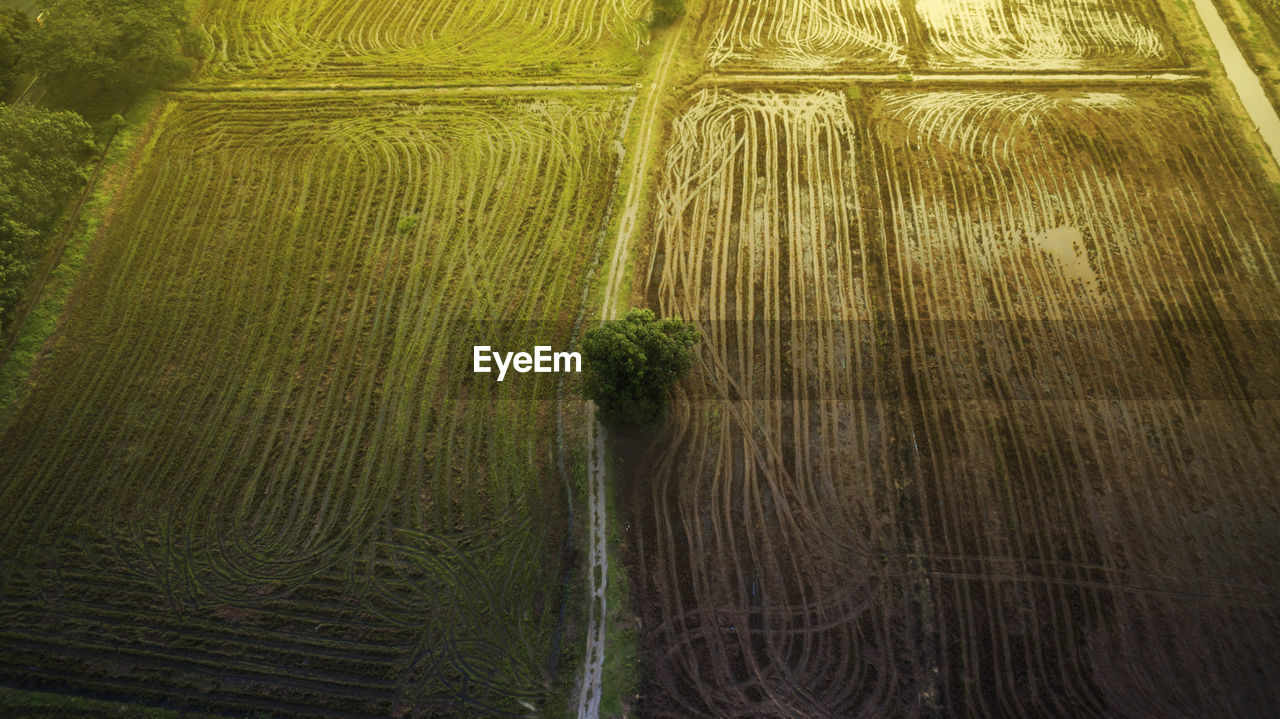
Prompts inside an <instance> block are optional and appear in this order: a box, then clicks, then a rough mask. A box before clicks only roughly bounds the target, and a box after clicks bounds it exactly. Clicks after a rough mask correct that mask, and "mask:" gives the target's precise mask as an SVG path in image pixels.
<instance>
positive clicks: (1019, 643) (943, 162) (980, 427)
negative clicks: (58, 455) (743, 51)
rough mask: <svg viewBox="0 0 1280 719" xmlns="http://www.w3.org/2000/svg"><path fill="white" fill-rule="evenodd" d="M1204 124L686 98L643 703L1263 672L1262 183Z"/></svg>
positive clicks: (1209, 697) (1132, 685)
mask: <svg viewBox="0 0 1280 719" xmlns="http://www.w3.org/2000/svg"><path fill="white" fill-rule="evenodd" d="M855 108H856V109H855ZM1214 117H1215V112H1214V111H1213V109H1212V106H1211V104H1210V102H1209V101H1208V100H1207V99H1206V98H1205V97H1204V96H1201V95H1198V94H1182V95H1179V94H1173V93H1151V94H1143V93H1134V92H1130V93H1124V94H1102V93H1089V92H1079V91H1070V92H1024V93H1014V92H982V91H955V92H924V91H921V92H884V93H881V94H877V95H874V96H869V97H867V98H864V100H863V101H861V102H859V103H858V104H857V105H851V104H850V103H849V101H848V100H847V99H846V97H845V96H844V95H842V94H837V93H830V92H808V93H784V94H775V93H768V92H760V93H737V92H723V91H721V92H715V91H707V92H704V93H702V94H700V95H698V96H696V97H695V98H694V99H693V101H692V104H691V107H690V108H689V109H688V110H687V111H686V112H685V113H684V115H682V116H681V117H680V118H679V119H678V120H677V122H676V125H675V128H674V135H673V137H674V139H673V144H672V146H671V148H670V150H669V151H668V155H667V165H666V169H665V173H664V177H663V186H662V189H661V190H660V193H659V202H660V205H659V206H660V207H661V208H662V209H663V210H664V212H662V213H661V214H660V215H659V216H658V219H657V221H656V227H655V231H656V237H655V244H654V246H653V247H652V249H651V252H650V254H649V257H648V261H647V262H646V263H645V266H644V267H645V270H646V271H647V278H648V279H647V285H646V287H647V292H648V293H649V299H650V302H652V303H654V304H656V305H657V306H659V307H660V308H661V310H662V312H664V313H670V314H679V315H681V316H683V317H687V318H693V319H695V320H696V321H697V322H698V323H699V324H701V325H702V326H703V328H704V332H705V334H706V340H705V341H704V343H703V345H702V348H701V350H700V362H699V364H698V366H697V367H696V369H695V371H694V374H693V376H692V378H691V381H690V383H689V386H688V387H687V388H685V390H683V391H684V397H685V399H684V400H683V401H678V402H676V404H675V405H674V407H673V408H672V420H673V421H672V424H671V427H670V429H669V430H668V431H667V432H666V433H665V435H664V436H663V437H662V439H661V441H659V442H657V443H655V445H654V449H653V450H651V454H650V456H649V457H648V458H647V459H646V466H648V467H651V468H652V469H651V471H650V472H649V473H648V474H646V475H645V476H644V477H643V481H636V482H635V484H634V487H635V488H634V490H633V494H632V496H631V497H630V500H631V501H630V502H629V505H630V506H631V507H632V508H633V510H632V511H633V524H634V525H635V526H636V531H637V534H638V536H637V537H636V538H635V544H636V547H637V556H638V566H637V580H636V581H637V585H638V591H639V592H640V593H641V600H640V604H641V606H643V607H645V608H646V609H645V611H644V622H645V632H644V636H646V637H647V644H646V651H647V652H648V653H649V657H650V661H649V666H651V667H654V670H653V675H652V678H651V681H650V685H649V686H648V687H647V688H646V691H645V694H646V696H647V697H648V699H647V701H648V702H649V704H648V706H647V709H648V711H649V712H650V713H652V714H653V715H655V716H690V715H707V714H715V715H721V716H762V715H767V716H832V717H836V716H839V717H849V716H898V715H918V714H921V713H938V714H941V715H960V716H1029V715H1031V716H1034V715H1061V716H1068V715H1069V716H1114V715H1130V714H1132V715H1141V714H1144V713H1156V714H1168V715H1175V714H1178V713H1185V712H1187V711H1188V707H1190V708H1192V709H1191V710H1190V711H1191V712H1192V713H1196V714H1200V715H1206V716H1208V715H1245V714H1251V713H1258V712H1260V711H1262V712H1265V709H1263V708H1264V707H1268V706H1272V705H1274V703H1275V702H1276V701H1277V700H1278V699H1280V696H1277V694H1276V690H1275V687H1276V686H1277V685H1276V679H1277V677H1276V676H1275V670H1274V663H1273V662H1270V661H1269V660H1268V659H1267V657H1269V656H1272V655H1274V653H1275V652H1276V650H1277V649H1280V615H1278V614H1277V612H1276V611H1275V606H1276V605H1277V602H1276V600H1277V595H1280V554H1277V546H1278V545H1277V544H1276V542H1275V536H1274V532H1275V523H1274V516H1275V513H1276V510H1277V507H1278V506H1280V484H1278V483H1277V481H1276V479H1275V478H1276V477H1278V476H1280V452H1277V449H1276V447H1275V445H1274V443H1272V442H1270V441H1269V440H1268V439H1267V438H1268V437H1270V436H1274V435H1275V434H1276V433H1277V432H1278V431H1280V413H1278V412H1277V409H1280V408H1278V407H1277V403H1276V401H1275V400H1274V397H1276V396H1277V395H1276V393H1275V390H1276V388H1275V386H1274V380H1273V379H1272V380H1267V370H1266V368H1269V367H1274V366H1276V363H1277V361H1278V360H1280V358H1277V357H1276V354H1275V353H1276V349H1275V348H1276V347H1277V346H1280V342H1278V341H1277V340H1280V336H1278V335H1280V324H1277V323H1276V322H1275V320H1276V319H1277V318H1276V317H1275V316H1274V314H1272V313H1270V311H1269V310H1268V309H1267V308H1274V307H1276V306H1278V305H1280V296H1277V295H1280V291H1277V289H1276V288H1277V287H1278V286H1280V282H1277V279H1280V278H1278V276H1277V272H1278V270H1280V264H1278V261H1280V236H1278V235H1277V231H1276V227H1278V226H1280V207H1277V203H1276V201H1275V199H1274V197H1273V195H1272V194H1271V193H1270V191H1269V189H1268V188H1267V186H1266V184H1265V183H1264V182H1263V181H1262V180H1261V179H1260V173H1259V172H1257V171H1256V170H1255V169H1254V168H1252V167H1251V166H1250V165H1249V164H1247V162H1246V161H1245V160H1244V159H1243V158H1242V155H1241V153H1239V152H1238V151H1237V150H1236V149H1235V148H1234V146H1233V145H1232V142H1233V141H1234V138H1233V136H1232V135H1231V133H1229V132H1227V131H1226V129H1225V128H1224V127H1223V126H1222V125H1221V124H1219V123H1218V121H1216V120H1215V119H1213V118H1214ZM1192 325H1195V326H1203V327H1207V328H1211V329H1209V330H1206V331H1204V332H1203V333H1202V335H1194V336H1196V337H1199V338H1200V340H1201V341H1200V342H1198V343H1191V342H1188V341H1187V338H1188V337H1190V336H1193V335H1188V334H1186V332H1185V330H1186V327H1188V326H1192ZM1259 368H1261V372H1259V371H1258V369H1259ZM1267 381H1270V382H1271V383H1272V384H1270V385H1268V384H1267ZM1241 397H1257V399H1253V400H1252V401H1248V400H1245V399H1240V398H1241ZM708 398H724V399H708ZM639 479H640V478H637V480H639Z"/></svg>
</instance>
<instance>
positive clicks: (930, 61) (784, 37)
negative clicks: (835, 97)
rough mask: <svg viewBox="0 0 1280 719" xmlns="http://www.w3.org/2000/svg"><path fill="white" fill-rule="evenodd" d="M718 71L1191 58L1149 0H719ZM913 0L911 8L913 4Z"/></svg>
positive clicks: (1124, 64) (1044, 65) (1099, 64)
mask: <svg viewBox="0 0 1280 719" xmlns="http://www.w3.org/2000/svg"><path fill="white" fill-rule="evenodd" d="M711 7H712V8H714V10H710V11H709V12H708V14H709V15H712V16H714V18H715V19H714V20H712V21H711V22H710V23H709V26H708V28H707V31H708V32H709V33H711V38H710V42H709V44H710V47H709V50H708V56H707V65H708V67H709V68H710V69H712V70H717V71H745V72H819V71H821V72H837V71H838V72H853V71H865V70H888V69H893V68H899V69H907V68H914V69H929V70H959V69H968V70H976V69H987V70H1018V71H1029V70H1033V71H1066V70H1081V69H1090V70H1103V69H1115V68H1131V69H1132V68H1161V67H1172V66H1179V65H1181V64H1182V62H1181V60H1180V59H1179V55H1178V53H1177V51H1176V49H1175V48H1174V47H1173V45H1172V42H1171V39H1170V36H1169V33H1168V30H1167V28H1166V27H1165V23H1164V20H1163V18H1162V16H1161V13H1160V12H1159V11H1158V10H1157V9H1156V6H1155V5H1154V4H1153V3H1151V2H1147V1H1145V0H1123V1H1121V2H1098V0H958V1H953V0H921V2H916V3H914V4H913V5H908V4H905V3H899V2H889V1H888V0H817V1H816V2H809V1H807V0H805V1H801V0H765V1H764V2H751V1H749V0H713V2H712V4H711ZM908 8H909V9H908Z"/></svg>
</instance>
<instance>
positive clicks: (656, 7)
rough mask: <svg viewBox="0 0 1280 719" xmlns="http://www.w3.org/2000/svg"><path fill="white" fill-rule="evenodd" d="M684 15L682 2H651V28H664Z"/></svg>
mask: <svg viewBox="0 0 1280 719" xmlns="http://www.w3.org/2000/svg"><path fill="white" fill-rule="evenodd" d="M683 14H684V0H653V21H652V22H653V26H654V27H664V26H666V25H670V24H671V23H673V22H675V21H676V20H677V19H678V18H679V17H680V16H681V15H683Z"/></svg>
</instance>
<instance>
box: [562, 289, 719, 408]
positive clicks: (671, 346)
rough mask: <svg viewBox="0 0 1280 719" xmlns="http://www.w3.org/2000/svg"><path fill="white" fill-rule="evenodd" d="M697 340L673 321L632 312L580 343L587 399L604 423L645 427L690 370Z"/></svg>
mask: <svg viewBox="0 0 1280 719" xmlns="http://www.w3.org/2000/svg"><path fill="white" fill-rule="evenodd" d="M700 339H701V336H700V335H699V334H698V332H697V330H695V329H694V328H693V325H691V324H689V323H687V322H683V321H681V319H680V318H679V317H675V318H669V319H661V320H660V319H658V318H657V317H655V316H654V314H653V312H651V311H649V310H641V309H633V310H631V311H630V312H628V313H627V316H626V317H625V318H623V319H621V320H611V321H609V322H605V323H604V324H603V325H601V326H600V327H598V328H596V329H593V330H590V331H588V332H587V333H586V335H585V336H584V337H583V340H582V356H583V359H584V360H585V361H586V370H587V376H586V391H587V396H588V397H590V398H591V399H593V400H595V402H596V405H597V406H598V407H599V408H600V418H601V420H603V421H604V422H605V423H607V424H613V425H635V426H640V427H647V426H652V425H655V424H658V423H659V422H661V421H662V420H663V419H664V418H665V417H666V409H667V388H668V387H670V386H671V384H672V383H674V382H676V381H677V380H679V379H680V378H681V377H683V376H684V375H685V374H686V373H688V371H689V368H690V367H692V366H693V352H692V349H693V346H694V345H695V344H697V343H698V341H699V340H700Z"/></svg>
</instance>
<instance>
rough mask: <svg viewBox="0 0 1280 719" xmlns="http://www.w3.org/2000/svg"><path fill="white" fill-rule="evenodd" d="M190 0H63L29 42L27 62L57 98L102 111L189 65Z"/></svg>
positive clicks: (88, 113)
mask: <svg viewBox="0 0 1280 719" xmlns="http://www.w3.org/2000/svg"><path fill="white" fill-rule="evenodd" d="M190 32H191V30H190V18H189V15H188V11H187V4H186V2H185V0H62V1H61V2H59V3H58V5H57V6H56V7H55V8H53V9H51V10H48V11H46V12H45V13H44V18H43V20H42V22H41V23H39V24H38V25H36V26H34V27H33V28H32V29H31V31H30V33H28V35H27V38H26V40H25V42H24V47H23V57H22V67H23V68H25V69H28V70H30V71H34V72H37V73H39V74H40V77H41V79H42V80H43V81H45V82H46V83H48V85H49V88H50V96H51V98H52V99H53V101H54V102H55V103H57V104H59V105H62V106H65V107H69V108H72V109H75V110H79V111H80V112H82V113H84V114H85V115H86V116H87V117H104V116H106V115H107V114H108V113H109V112H111V111H114V110H118V109H119V108H120V107H122V106H123V105H126V104H128V103H129V102H131V101H132V100H133V99H135V98H136V97H137V96H138V94H140V93H141V92H143V91H144V90H147V89H149V88H154V87H158V86H160V85H163V84H165V83H168V82H171V81H173V80H175V79H177V78H179V77H181V76H182V75H183V74H185V73H186V72H188V71H189V70H190V68H191V61H190V59H189V58H188V57H186V55H185V54H184V46H185V45H187V44H190V43H189V37H190Z"/></svg>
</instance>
